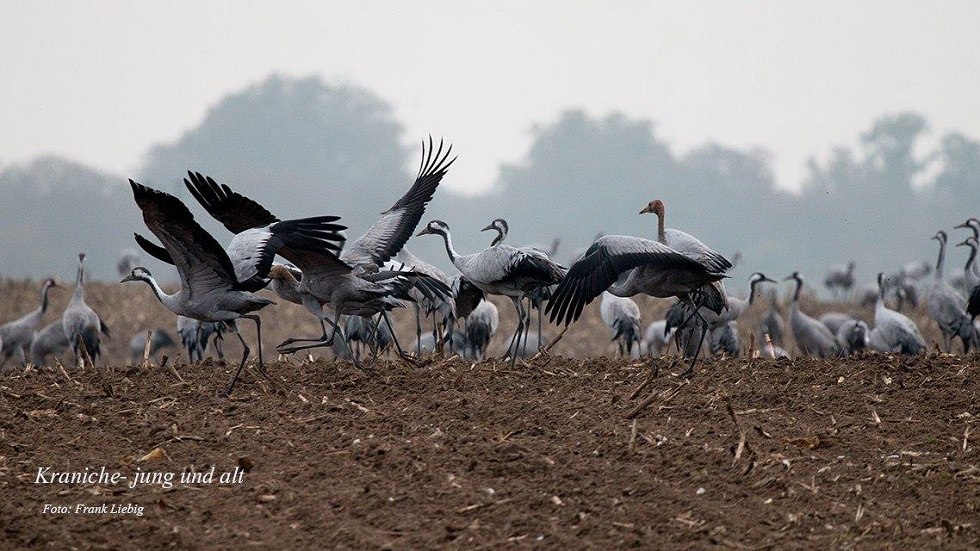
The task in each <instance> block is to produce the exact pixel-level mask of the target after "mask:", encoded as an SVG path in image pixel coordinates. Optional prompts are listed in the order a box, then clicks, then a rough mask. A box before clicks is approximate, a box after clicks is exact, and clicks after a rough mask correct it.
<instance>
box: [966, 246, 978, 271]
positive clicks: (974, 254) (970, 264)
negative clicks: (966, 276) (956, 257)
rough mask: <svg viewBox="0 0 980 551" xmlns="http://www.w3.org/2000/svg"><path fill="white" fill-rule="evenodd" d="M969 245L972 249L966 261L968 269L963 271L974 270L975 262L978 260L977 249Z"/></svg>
mask: <svg viewBox="0 0 980 551" xmlns="http://www.w3.org/2000/svg"><path fill="white" fill-rule="evenodd" d="M967 245H969V247H970V257H969V258H967V259H966V267H964V268H963V269H964V270H968V271H969V270H972V269H973V261H974V260H976V259H977V248H976V247H974V246H973V245H972V244H970V243H967Z"/></svg>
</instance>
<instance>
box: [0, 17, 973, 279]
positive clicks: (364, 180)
mask: <svg viewBox="0 0 980 551" xmlns="http://www.w3.org/2000/svg"><path fill="white" fill-rule="evenodd" d="M425 8H430V9H425ZM977 11H978V7H977V5H976V4H973V3H969V2H941V3H938V4H930V5H929V6H925V5H920V4H915V3H899V4H893V3H887V4H885V3H879V4H875V3H868V4H862V5H861V6H858V7H855V6H851V5H850V4H849V3H829V4H826V3H821V4H820V5H819V6H817V5H813V6H810V5H806V4H803V3H792V4H782V3H773V4H768V5H766V4H750V5H738V6H729V5H727V4H724V3H713V2H705V3H695V4H691V5H689V6H686V7H685V8H679V7H676V6H671V5H667V4H635V3H623V4H617V5H614V6H606V7H602V8H601V9H600V8H599V7H597V6H592V5H589V4H584V3H572V4H566V3H553V2H540V3H534V4H532V5H531V6H524V5H523V4H519V3H502V4H496V5H494V6H493V7H492V8H489V7H485V6H479V5H473V4H471V5H465V6H455V5H444V4H439V3H435V4H431V5H421V6H419V7H418V8H416V7H415V6H413V7H411V8H410V9H409V8H408V7H407V6H400V5H388V4H369V5H358V6H349V5H344V4H323V5H321V4H319V3H314V4H305V3H290V4H287V5H285V6H283V7H282V8H281V9H272V8H263V7H253V6H244V7H243V6H240V5H238V4H236V3H223V2H213V3H208V4H207V5H205V6H196V5H182V6H175V7H160V6H158V7H156V8H155V12H154V13H152V14H151V13H149V10H146V9H141V8H138V7H135V6H131V5H129V4H126V3H108V4H104V3H98V4H96V3H71V4H69V5H64V4H62V3H37V4H34V3H32V4H31V5H22V6H17V7H8V9H7V10H6V12H7V15H8V16H9V17H10V20H11V21H12V22H14V23H17V24H16V25H13V24H12V25H11V26H10V29H11V30H10V32H8V33H4V36H3V37H0V41H2V44H3V45H4V50H5V51H11V52H16V53H17V55H16V56H4V59H3V60H0V75H3V76H5V78H4V80H5V85H4V87H2V90H0V101H2V102H3V103H4V104H5V105H6V106H7V108H5V109H3V110H0V125H2V126H3V128H4V132H3V136H2V137H0V275H2V276H6V277H14V278H27V277H33V278H39V277H43V276H46V275H49V274H53V275H56V276H59V277H65V278H70V277H71V275H72V271H73V269H74V255H75V254H76V253H77V252H78V251H82V250H84V251H86V252H88V253H89V258H90V261H89V264H88V266H89V267H90V269H91V272H92V274H93V276H94V277H96V278H99V279H109V278H113V277H115V270H114V265H115V261H116V259H117V258H118V256H119V253H120V251H121V250H122V249H124V248H127V247H133V246H134V243H133V241H132V232H133V231H142V222H141V221H140V218H139V213H138V209H137V208H136V207H135V205H134V204H133V202H132V197H131V194H130V192H129V189H128V186H127V185H126V182H127V179H128V178H134V179H136V180H138V181H140V182H142V183H145V184H147V185H151V186H155V187H159V188H161V189H164V190H168V191H171V192H174V193H177V194H178V195H179V196H181V197H182V198H184V199H188V198H189V195H188V194H187V193H186V191H185V190H184V189H183V186H182V184H181V178H182V176H183V175H184V174H185V172H186V170H188V169H192V170H196V171H201V172H203V173H205V174H208V175H210V176H213V177H214V178H215V179H217V180H218V181H219V182H222V183H227V184H229V185H231V186H232V187H233V188H234V189H236V190H239V191H241V192H243V193H245V194H247V195H250V196H252V197H254V198H256V199H257V200H259V201H260V202H262V203H263V204H264V205H266V206H267V207H268V208H269V209H270V210H272V211H273V212H275V213H277V214H278V215H279V216H282V217H298V216H308V215H316V214H337V215H340V216H342V217H343V219H344V221H345V223H346V224H347V225H349V226H350V228H351V231H350V232H349V233H350V234H351V236H356V235H358V234H359V233H360V232H361V231H362V230H364V229H365V228H366V227H367V226H368V224H369V223H370V222H371V221H373V220H374V218H375V216H376V214H377V213H378V212H380V211H381V210H384V209H385V208H387V207H388V206H390V205H391V203H392V202H393V201H394V200H395V199H397V197H398V196H400V194H401V193H403V191H404V190H405V189H407V187H408V186H409V185H410V184H411V181H412V179H413V178H414V171H415V169H416V167H417V165H418V162H419V158H418V157H419V144H420V142H421V140H423V139H425V138H426V137H427V135H428V134H430V133H431V134H432V135H433V136H434V137H435V138H437V139H438V138H440V137H442V138H445V139H446V140H447V142H450V143H452V144H453V145H454V151H455V152H456V153H457V154H458V155H459V160H458V161H457V162H456V163H455V164H454V165H453V167H452V169H451V170H450V172H449V174H448V176H447V177H446V180H445V183H444V184H443V186H442V189H440V191H439V192H438V193H437V194H436V198H435V200H434V201H433V202H432V204H431V205H430V207H429V209H428V211H427V215H426V219H428V218H436V217H437V218H441V219H444V220H446V221H447V222H448V223H449V224H450V226H452V228H453V230H454V234H453V235H454V237H455V239H456V241H457V246H458V248H459V249H460V250H461V251H475V250H476V249H478V248H482V247H484V246H485V245H486V244H487V243H488V241H489V239H488V237H489V236H488V234H481V233H479V232H478V231H477V230H479V228H482V227H483V226H485V225H486V224H487V223H488V222H489V221H490V220H491V219H493V218H495V217H503V218H506V219H507V220H508V221H509V222H510V228H511V237H510V238H509V240H510V241H511V242H513V243H515V244H532V243H536V244H541V245H546V244H548V243H550V242H551V241H552V239H554V238H559V239H560V240H561V245H560V248H559V251H558V255H557V256H558V259H559V260H561V261H563V262H565V263H566V264H567V263H569V262H570V260H571V255H572V254H573V252H574V251H576V250H578V249H581V248H583V247H585V246H587V245H588V243H589V242H590V241H591V239H592V238H593V237H594V236H595V235H596V234H597V233H599V232H606V233H626V234H631V235H638V236H652V235H653V232H654V230H655V228H654V224H655V218H653V217H641V216H638V215H637V212H638V211H639V209H640V208H641V207H642V206H643V205H645V204H646V203H647V202H648V201H649V200H651V199H654V198H660V199H663V200H664V201H665V203H666V204H667V222H668V225H669V226H673V227H677V228H682V229H685V230H687V231H690V232H691V233H694V234H695V235H697V236H698V237H700V238H701V239H702V240H704V241H705V242H706V243H708V244H709V245H711V246H712V247H713V248H715V249H717V250H719V251H721V252H723V253H725V254H727V255H729V256H731V255H734V253H736V252H741V254H742V259H743V262H742V264H741V265H740V266H739V267H738V269H737V271H736V272H735V277H739V278H742V277H743V276H746V275H747V274H748V273H749V272H751V271H754V270H756V269H761V270H764V271H766V272H769V273H772V274H776V275H779V276H784V275H785V274H788V273H789V272H790V271H792V270H794V269H799V270H801V271H802V272H803V273H804V275H806V276H809V281H810V282H811V283H816V282H818V281H819V280H821V279H822V278H823V275H824V273H825V271H826V269H827V267H828V266H829V265H831V264H843V263H846V262H847V261H848V260H851V259H853V260H855V261H857V265H858V276H859V279H860V280H861V281H871V279H872V278H873V276H874V274H875V273H876V272H877V271H879V270H884V271H894V270H895V269H897V268H898V267H899V266H900V265H902V264H904V263H905V262H907V261H910V260H913V259H925V260H929V261H930V262H933V261H934V259H935V253H936V247H935V243H934V242H932V241H930V240H929V237H931V236H932V235H933V234H934V233H935V231H936V230H938V229H940V228H946V229H949V228H951V227H952V226H953V225H955V224H958V223H961V222H962V221H963V220H964V219H966V217H968V216H974V215H976V214H978V213H977V205H978V204H980V115H978V114H977V113H978V111H980V110H976V109H975V108H974V107H975V105H974V103H975V98H976V97H980V96H978V94H980V77H978V76H977V75H976V74H975V72H974V71H970V70H965V69H966V68H969V67H976V66H977V62H978V61H980V60H978V53H977V52H980V48H978V47H977V46H978V45H980V44H978V39H977V38H976V33H974V32H972V30H971V31H968V30H967V28H966V27H965V26H964V25H966V22H967V21H976V20H978V17H977V16H978V15H980V14H978V13H977ZM432 13H438V14H439V16H438V17H430V16H431V14H432ZM150 15H152V16H153V17H154V18H157V21H158V24H156V25H151V26H149V27H146V26H144V25H142V24H141V22H142V21H143V20H144V19H145V18H146V17H147V16H150ZM382 16H387V17H382ZM515 20H519V21H522V23H524V24H523V25H516V26H515V25H513V24H512V22H513V21H515ZM213 21H222V24H223V25H224V27H222V29H221V31H220V32H217V31H216V30H215V29H212V28H210V27H211V24H212V22H213ZM171 24H172V26H170V25H171ZM277 24H279V25H278V26H277ZM42 28H43V29H45V31H46V32H47V33H48V34H49V35H52V36H58V37H60V38H59V39H58V40H44V41H42V40H40V39H39V38H38V34H39V33H40V29H42ZM366 29H371V32H366ZM32 31H33V32H32ZM192 210H193V207H192ZM195 212H196V213H197V215H198V218H199V219H200V220H201V221H202V222H203V223H204V225H205V227H207V228H208V229H209V230H211V231H212V232H213V233H214V234H215V235H216V236H217V237H218V239H219V241H222V242H226V241H227V239H228V238H229V235H228V234H227V232H225V230H223V229H222V228H220V226H218V225H217V224H216V223H214V222H213V221H212V220H210V219H209V217H207V216H205V215H204V213H203V212H202V211H200V210H195ZM951 239H952V240H953V241H954V242H958V241H959V240H960V239H961V238H960V237H959V235H958V234H954V235H953V236H952V237H951ZM409 247H410V248H411V249H413V250H415V252H417V253H418V254H421V255H422V256H423V257H425V258H427V259H429V260H430V261H433V262H435V263H438V264H441V265H443V266H446V265H448V262H447V261H446V258H445V254H444V252H443V251H442V250H441V248H440V245H439V242H438V240H434V239H433V240H425V239H422V240H413V241H411V242H410V243H409ZM961 257H962V258H961ZM963 260H965V253H964V252H963V250H962V249H955V250H954V251H953V253H951V258H950V263H951V265H953V266H959V265H960V264H961V263H962V262H963ZM145 263H146V264H147V265H148V266H149V267H151V269H154V268H155V269H157V270H158V271H160V273H161V275H163V274H166V273H168V272H166V271H165V270H162V267H160V266H159V265H156V264H155V263H154V262H153V261H150V260H145ZM743 279H744V278H743ZM740 287H741V286H740Z"/></svg>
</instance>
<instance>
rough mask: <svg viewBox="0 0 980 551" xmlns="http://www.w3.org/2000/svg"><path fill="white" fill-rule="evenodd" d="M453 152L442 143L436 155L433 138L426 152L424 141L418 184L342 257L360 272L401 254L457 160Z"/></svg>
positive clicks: (375, 268) (371, 268)
mask: <svg viewBox="0 0 980 551" xmlns="http://www.w3.org/2000/svg"><path fill="white" fill-rule="evenodd" d="M452 150H453V146H452V145H450V146H449V147H448V148H447V149H446V151H445V153H444V152H443V142H442V140H439V149H438V151H435V152H433V144H432V137H431V136H430V137H429V148H428V152H426V148H425V142H423V143H422V164H421V166H420V168H419V173H418V176H417V177H416V178H415V183H414V184H412V187H411V188H410V189H409V190H408V192H407V193H405V195H403V196H402V198H401V199H399V200H398V202H397V203H395V204H394V205H393V206H392V207H391V208H390V209H388V210H386V211H384V212H383V213H381V218H379V219H378V221H377V222H375V223H374V225H372V226H371V227H370V228H368V230H367V231H366V232H364V235H362V236H360V237H358V238H357V239H356V240H354V242H353V243H351V244H350V246H349V247H348V248H347V249H346V250H344V252H343V253H342V254H341V256H340V258H341V259H342V260H344V261H345V262H347V263H348V264H350V265H352V266H355V267H356V268H357V269H359V270H362V271H376V270H377V269H378V267H379V266H381V265H382V264H384V263H385V262H387V261H388V260H389V259H390V258H391V257H392V256H394V255H396V254H398V251H400V250H401V248H402V247H404V246H405V243H406V242H407V241H408V239H409V238H410V237H412V232H413V231H415V226H417V225H418V224H419V220H421V219H422V214H423V213H424V212H425V206H426V205H427V204H428V203H429V201H431V200H432V196H433V194H435V192H436V188H437V187H439V183H440V182H442V178H443V176H445V175H446V172H447V171H448V170H449V166H450V165H452V164H453V162H454V161H455V160H456V158H455V157H453V158H452V159H449V154H450V153H451V152H452Z"/></svg>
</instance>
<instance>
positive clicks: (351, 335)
mask: <svg viewBox="0 0 980 551" xmlns="http://www.w3.org/2000/svg"><path fill="white" fill-rule="evenodd" d="M380 322H381V320H380V319H378V320H375V319H372V318H366V317H362V316H347V320H346V321H345V322H344V334H345V335H346V336H347V346H348V350H350V352H351V354H353V355H354V356H355V357H356V358H357V359H358V360H361V359H362V358H363V357H364V356H363V350H362V348H363V346H367V347H368V349H370V351H371V355H372V356H373V357H375V358H377V357H378V356H380V355H381V354H383V353H384V352H385V351H386V350H387V349H388V347H389V346H391V343H392V341H393V340H394V339H393V338H392V335H391V330H390V329H389V328H388V326H387V325H385V324H384V323H380Z"/></svg>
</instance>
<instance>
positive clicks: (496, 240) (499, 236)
mask: <svg viewBox="0 0 980 551" xmlns="http://www.w3.org/2000/svg"><path fill="white" fill-rule="evenodd" d="M494 229H495V230H497V237H495V238H494V239H493V241H491V242H490V246H491V247H494V246H496V245H499V244H501V243H503V242H504V239H506V238H507V232H505V231H503V230H502V229H500V228H499V227H494Z"/></svg>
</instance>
